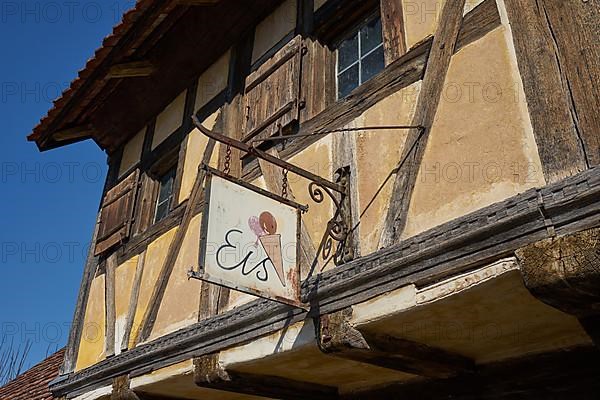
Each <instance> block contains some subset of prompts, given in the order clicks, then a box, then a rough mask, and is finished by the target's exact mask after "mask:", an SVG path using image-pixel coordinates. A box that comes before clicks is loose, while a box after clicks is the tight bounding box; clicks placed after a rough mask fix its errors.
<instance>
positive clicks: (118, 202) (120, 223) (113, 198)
mask: <svg viewBox="0 0 600 400" xmlns="http://www.w3.org/2000/svg"><path fill="white" fill-rule="evenodd" d="M138 176H139V171H138V170H135V171H134V172H132V173H131V175H129V176H128V177H127V178H125V179H124V180H123V181H121V182H120V183H119V184H118V185H117V186H115V187H114V188H112V189H111V190H109V191H108V193H106V196H105V197H104V202H103V203H102V209H101V210H100V225H99V227H98V237H97V239H96V248H95V252H94V253H95V255H98V254H101V253H103V252H105V251H106V250H108V249H110V248H111V247H113V246H114V245H117V244H119V243H122V242H123V241H124V240H125V239H127V238H128V237H129V233H130V230H131V224H132V222H133V213H134V206H135V196H136V192H137V187H138Z"/></svg>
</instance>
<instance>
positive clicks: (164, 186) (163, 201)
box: [154, 169, 175, 222]
mask: <svg viewBox="0 0 600 400" xmlns="http://www.w3.org/2000/svg"><path fill="white" fill-rule="evenodd" d="M174 181H175V169H171V170H170V171H169V172H167V173H166V174H165V175H163V177H162V178H161V179H160V187H159V189H158V199H156V213H155V215H154V222H159V221H161V220H162V219H163V218H165V217H166V216H167V215H168V214H169V208H170V207H171V199H172V198H173V183H174Z"/></svg>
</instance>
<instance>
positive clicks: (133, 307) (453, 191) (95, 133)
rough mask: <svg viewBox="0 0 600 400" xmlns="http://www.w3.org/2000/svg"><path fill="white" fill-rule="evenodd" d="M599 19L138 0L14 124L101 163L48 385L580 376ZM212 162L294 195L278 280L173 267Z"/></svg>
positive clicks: (565, 381)
mask: <svg viewBox="0 0 600 400" xmlns="http://www.w3.org/2000/svg"><path fill="white" fill-rule="evenodd" d="M599 20H600V5H599V4H598V3H597V2H596V1H594V0H590V1H581V0H564V1H558V0H538V1H535V2H532V1H526V0H483V1H482V0H467V1H465V0H445V1H444V0H422V1H421V0H419V1H410V0H284V1H282V0H252V1H247V0H168V1H167V0H139V1H137V3H136V4H135V6H134V8H133V9H131V10H130V11H129V12H127V13H126V14H125V15H124V16H123V20H122V22H121V23H119V24H118V25H117V26H116V27H115V28H114V31H113V33H112V34H111V35H109V36H108V37H106V39H105V40H104V42H103V43H102V47H101V48H100V49H99V50H97V51H96V53H95V54H94V56H93V57H92V58H91V59H90V60H89V62H88V63H87V65H86V66H85V67H84V68H83V69H82V70H81V71H80V72H79V76H78V77H77V78H76V79H75V80H74V81H73V82H72V84H71V86H70V88H69V89H68V90H67V91H65V92H64V93H63V95H62V97H60V98H59V99H58V100H56V102H55V103H54V106H53V108H52V109H51V110H50V111H49V113H48V115H47V116H46V117H44V118H43V119H42V121H41V122H40V124H39V125H38V126H37V127H35V128H34V130H33V132H32V133H31V134H30V136H29V140H31V141H34V142H35V143H36V144H37V146H38V147H39V149H40V150H41V151H45V150H50V149H53V148H57V147H60V146H66V145H70V144H72V143H75V142H78V141H81V140H86V139H92V140H94V141H95V142H96V144H97V145H98V147H99V148H100V149H101V150H103V151H105V152H106V154H107V160H108V164H109V172H108V176H107V179H106V184H105V189H104V192H103V196H102V199H100V204H99V212H98V218H97V223H96V227H95V230H94V236H93V245H92V248H91V250H90V254H89V256H88V259H87V262H86V265H85V270H84V275H83V279H82V283H81V288H80V291H79V296H78V300H77V306H76V311H75V315H74V320H73V326H72V329H71V332H70V336H69V342H68V346H67V349H66V353H65V357H64V363H63V366H62V369H61V372H60V376H59V377H58V378H57V379H55V380H54V381H53V382H52V383H51V390H52V392H53V393H54V395H55V396H57V397H61V398H66V399H86V400H94V399H142V400H143V399H159V398H160V399H265V398H276V399H338V398H343V399H371V398H373V399H380V398H394V399H395V398H398V399H404V398H431V399H442V398H456V399H474V398H477V399H525V398H527V399H530V398H543V399H563V398H564V399H567V398H568V399H576V398H577V399H583V398H585V399H592V398H597V396H598V393H600V392H599V391H600V381H599V380H598V376H600V375H599V372H600V371H599V367H598V360H599V358H598V356H599V353H598V348H597V346H598V344H599V343H600V317H599V315H600V290H599V288H600V286H599V285H600V258H599V256H598V254H599V239H600V202H599V200H600V174H599V172H600V169H599V168H600V167H599V166H598V164H599V162H600V145H599V138H600V114H599V113H598V110H599V109H600V93H599V92H600V89H599V86H598V82H600V30H599V29H598V21H599ZM211 177H212V178H211ZM216 177H222V178H223V179H225V180H226V181H227V182H230V183H232V184H235V185H236V187H251V188H252V191H253V192H255V193H258V194H259V195H260V196H263V197H264V198H272V199H279V202H280V203H282V204H284V203H285V204H291V205H298V207H300V208H298V209H299V210H301V223H300V224H299V225H298V226H297V227H295V228H296V229H297V231H294V232H295V233H296V238H297V243H296V245H297V250H298V252H297V253H296V254H295V255H294V257H296V255H297V258H294V260H295V263H296V264H297V269H298V278H297V279H296V280H294V279H295V277H294V276H292V275H293V274H292V275H287V276H286V278H289V279H291V281H290V282H291V284H297V285H298V286H297V287H298V290H299V293H297V297H296V298H294V299H292V300H294V301H289V300H290V299H289V298H288V299H287V301H283V300H282V299H281V298H274V297H270V296H266V295H264V294H265V293H264V291H263V289H260V290H259V289H257V288H254V289H255V291H254V292H253V291H250V290H236V288H233V287H232V285H228V284H217V283H219V282H216V281H211V280H210V279H207V278H206V276H204V279H195V278H198V277H200V278H202V277H203V275H202V274H200V273H199V272H198V271H199V268H201V267H203V266H202V265H199V264H202V263H201V262H200V260H201V259H202V254H201V253H203V252H205V251H207V250H206V248H207V245H210V244H212V245H215V243H207V241H208V239H207V236H206V231H205V226H204V225H205V223H206V221H207V220H209V219H210V218H209V216H207V215H208V214H207V213H208V211H207V210H209V209H208V207H207V205H208V196H209V192H210V191H208V190H207V188H208V186H209V185H208V182H209V181H211V179H212V181H215V180H216V179H217V178H216ZM213 183H214V182H213ZM248 185H250V186H248ZM211 193H212V192H211ZM210 196H211V204H215V202H213V201H212V200H214V199H212V196H213V194H211V195H210ZM226 198H227V199H228V201H226V202H224V203H223V204H224V207H229V209H230V210H244V208H245V207H249V206H250V205H249V204H248V202H246V201H245V200H243V199H244V198H242V197H241V196H240V197H237V195H231V196H229V197H226ZM219 204H221V203H219ZM262 217H263V216H262V215H261V217H260V218H258V217H257V218H256V219H255V220H252V221H254V223H255V225H252V221H249V225H250V226H251V228H252V229H254V231H255V232H257V231H258V232H262V233H260V234H259V233H257V235H258V239H257V241H256V243H255V246H259V245H260V244H259V243H261V242H262V240H261V241H260V242H259V239H262V238H263V236H268V235H267V234H274V233H275V228H276V227H277V225H276V224H275V223H273V224H272V225H274V226H272V227H271V228H269V220H268V219H266V220H263V218H262ZM211 221H212V220H211ZM256 221H258V224H259V225H256ZM271 222H273V221H271ZM257 226H258V227H257ZM289 227H290V226H289V224H288V228H289ZM271 236H273V235H271ZM227 243H229V242H227ZM263 244H264V243H263ZM216 245H219V244H218V243H216ZM256 248H257V247H256ZM270 260H271V261H272V264H273V266H276V265H275V264H277V263H276V262H275V261H274V259H273V258H272V257H271V258H270ZM269 265H271V264H269ZM244 266H245V265H244ZM265 271H266V267H265ZM278 273H279V272H278ZM259 276H260V275H259V274H257V277H259ZM258 279H260V277H259V278H258ZM280 279H281V283H282V284H284V286H285V281H284V279H283V278H282V277H281V276H280ZM237 289H240V288H237ZM257 295H258V296H257ZM259 296H262V297H259Z"/></svg>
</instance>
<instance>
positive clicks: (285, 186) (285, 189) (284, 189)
mask: <svg viewBox="0 0 600 400" xmlns="http://www.w3.org/2000/svg"><path fill="white" fill-rule="evenodd" d="M281 197H283V198H284V199H287V198H288V170H287V169H286V168H284V170H283V183H282V185H281Z"/></svg>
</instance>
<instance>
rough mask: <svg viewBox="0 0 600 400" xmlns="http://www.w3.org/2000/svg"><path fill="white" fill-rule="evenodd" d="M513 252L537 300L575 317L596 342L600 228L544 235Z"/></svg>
mask: <svg viewBox="0 0 600 400" xmlns="http://www.w3.org/2000/svg"><path fill="white" fill-rule="evenodd" d="M515 254H516V256H517V258H518V260H519V264H520V266H521V273H522V274H523V280H524V282H525V286H526V287H527V289H529V291H530V292H531V293H532V294H533V295H534V296H535V297H536V298H538V299H539V300H540V301H542V302H544V303H546V304H548V305H550V306H552V307H554V308H557V309H559V310H561V311H563V312H565V313H568V314H571V315H574V316H576V317H577V318H579V320H580V322H581V323H582V326H583V327H584V328H586V331H588V333H589V334H590V337H591V338H592V339H593V340H594V341H595V343H597V344H598V343H599V340H600V337H599V336H598V333H599V331H598V323H597V321H598V318H600V291H599V290H598V288H599V287H600V228H594V229H590V230H586V231H582V232H578V233H575V234H572V235H567V236H563V237H552V238H549V239H545V240H542V241H539V242H536V243H533V244H530V245H527V246H525V247H522V248H520V249H518V250H517V251H516V252H515Z"/></svg>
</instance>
